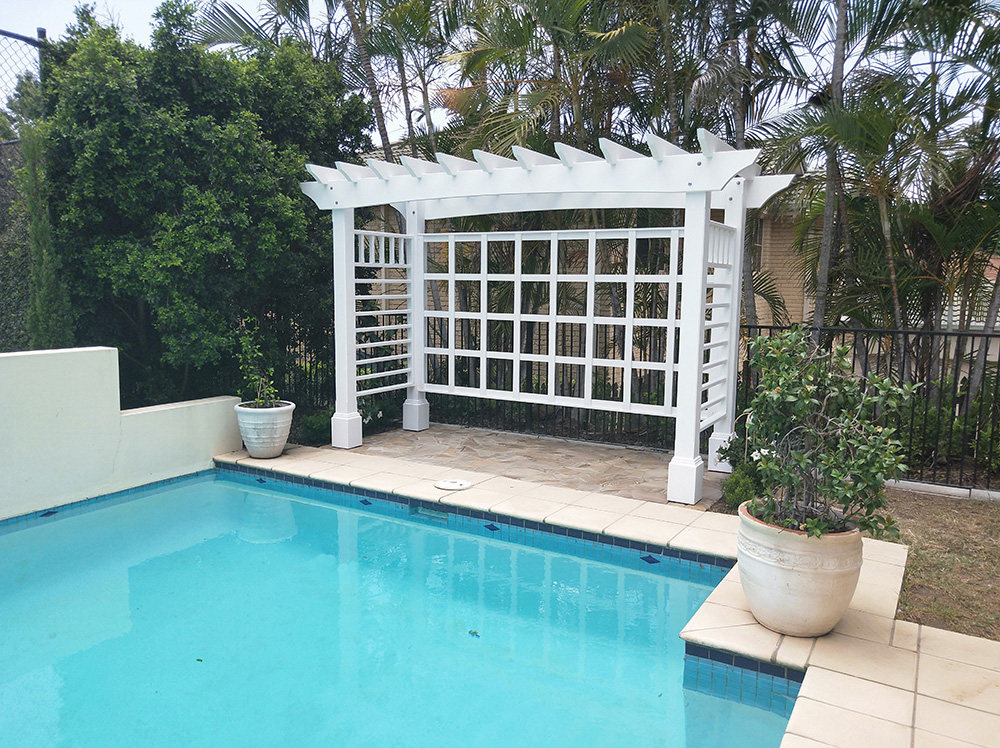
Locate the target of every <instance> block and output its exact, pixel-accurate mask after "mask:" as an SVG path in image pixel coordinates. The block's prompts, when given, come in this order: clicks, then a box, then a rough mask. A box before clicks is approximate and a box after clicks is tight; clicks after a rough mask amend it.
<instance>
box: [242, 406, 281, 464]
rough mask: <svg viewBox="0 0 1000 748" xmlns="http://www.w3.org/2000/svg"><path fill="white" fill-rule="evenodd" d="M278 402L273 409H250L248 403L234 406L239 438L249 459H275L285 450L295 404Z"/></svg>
mask: <svg viewBox="0 0 1000 748" xmlns="http://www.w3.org/2000/svg"><path fill="white" fill-rule="evenodd" d="M279 402H280V403H281V404H280V405H278V406H277V407H275V408H251V407H249V404H248V403H240V404H239V405H237V406H236V422H237V423H238V424H239V427H240V436H242V437H243V444H245V445H246V448H247V452H249V453H250V456H251V457H259V458H262V459H267V458H269V457H277V456H278V455H280V454H281V450H283V449H284V448H285V442H287V441H288V432H289V430H290V429H291V428H292V411H293V410H295V403H289V402H286V401H284V400H280V401H279Z"/></svg>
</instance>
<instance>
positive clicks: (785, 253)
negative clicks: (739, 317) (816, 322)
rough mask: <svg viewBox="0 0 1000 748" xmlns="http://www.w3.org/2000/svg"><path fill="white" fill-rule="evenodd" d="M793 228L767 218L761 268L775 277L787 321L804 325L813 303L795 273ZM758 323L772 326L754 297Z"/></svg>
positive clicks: (783, 221)
mask: <svg viewBox="0 0 1000 748" xmlns="http://www.w3.org/2000/svg"><path fill="white" fill-rule="evenodd" d="M794 242H795V225H794V224H793V223H792V222H791V220H789V219H787V218H784V217H777V218H774V217H768V218H765V219H764V221H763V228H762V237H761V268H762V269H764V270H767V271H768V272H769V273H770V274H771V276H772V277H773V278H774V281H775V284H776V285H777V287H778V291H779V293H780V294H781V296H782V298H783V299H784V300H785V308H786V309H787V310H788V320H789V322H792V323H795V322H805V321H807V320H809V319H810V318H811V316H812V309H813V301H812V298H811V297H809V296H807V295H806V292H805V288H804V286H803V283H802V277H801V275H800V274H799V270H798V257H797V256H796V254H795V250H794V249H793V248H792V246H793V244H794ZM757 316H758V317H759V319H760V324H762V325H770V324H773V320H772V318H771V312H770V308H769V307H768V306H767V304H766V303H765V302H764V300H763V299H761V298H760V297H759V296H758V297H757Z"/></svg>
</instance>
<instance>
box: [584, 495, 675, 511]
mask: <svg viewBox="0 0 1000 748" xmlns="http://www.w3.org/2000/svg"><path fill="white" fill-rule="evenodd" d="M571 503H572V504H575V505H576V506H585V507H588V508H590V509H602V510H604V511H605V512H617V513H618V514H628V513H629V512H631V511H632V510H633V509H636V508H638V507H639V506H641V505H642V504H645V503H646V502H644V501H639V500H638V499H626V498H624V497H622V496H612V495H611V494H607V493H587V494H584V495H583V496H581V497H580V498H578V499H577V500H576V501H573V502H571ZM654 506H661V507H662V506H663V504H654Z"/></svg>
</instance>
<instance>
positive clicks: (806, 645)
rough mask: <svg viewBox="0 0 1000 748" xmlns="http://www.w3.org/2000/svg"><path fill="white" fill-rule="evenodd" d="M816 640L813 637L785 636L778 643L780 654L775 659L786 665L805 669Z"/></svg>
mask: <svg viewBox="0 0 1000 748" xmlns="http://www.w3.org/2000/svg"><path fill="white" fill-rule="evenodd" d="M814 646H816V640H815V639H813V638H811V637H801V636H783V637H781V642H780V643H779V644H778V654H777V655H776V656H775V658H774V661H775V663H776V664H778V665H782V666H784V667H793V668H795V669H796V670H805V669H806V664H807V663H808V662H809V656H810V655H811V654H812V651H813V647H814Z"/></svg>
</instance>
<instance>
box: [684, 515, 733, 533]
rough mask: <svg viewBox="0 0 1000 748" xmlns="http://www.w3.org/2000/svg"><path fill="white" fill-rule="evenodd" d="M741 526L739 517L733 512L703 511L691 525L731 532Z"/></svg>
mask: <svg viewBox="0 0 1000 748" xmlns="http://www.w3.org/2000/svg"><path fill="white" fill-rule="evenodd" d="M739 526H740V518H739V517H736V516H734V515H732V514H717V513H715V512H702V513H701V514H699V515H698V517H697V519H695V521H694V522H692V523H691V527H704V528H705V529H707V530H718V531H720V532H729V533H735V532H737V531H738V529H739Z"/></svg>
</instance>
